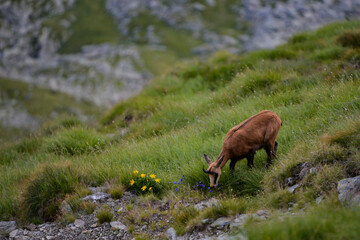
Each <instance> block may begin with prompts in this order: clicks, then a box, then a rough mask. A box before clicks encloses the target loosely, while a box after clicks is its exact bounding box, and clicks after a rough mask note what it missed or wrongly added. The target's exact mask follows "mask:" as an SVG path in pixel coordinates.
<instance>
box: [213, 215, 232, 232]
mask: <svg viewBox="0 0 360 240" xmlns="http://www.w3.org/2000/svg"><path fill="white" fill-rule="evenodd" d="M231 221H232V218H229V217H221V218H218V219H216V220H215V222H213V223H212V224H211V225H210V228H216V229H218V230H221V229H224V228H226V227H227V226H229V225H230V223H231Z"/></svg>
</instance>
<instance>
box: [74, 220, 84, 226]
mask: <svg viewBox="0 0 360 240" xmlns="http://www.w3.org/2000/svg"><path fill="white" fill-rule="evenodd" d="M74 225H75V227H78V228H82V227H84V226H85V222H84V221H83V220H81V219H76V220H75V222H74Z"/></svg>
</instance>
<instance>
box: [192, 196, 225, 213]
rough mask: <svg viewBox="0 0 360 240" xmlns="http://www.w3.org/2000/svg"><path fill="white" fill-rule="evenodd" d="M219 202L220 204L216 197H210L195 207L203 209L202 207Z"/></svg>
mask: <svg viewBox="0 0 360 240" xmlns="http://www.w3.org/2000/svg"><path fill="white" fill-rule="evenodd" d="M217 204H219V200H217V199H216V198H210V199H209V200H207V201H202V202H200V203H198V204H196V205H195V208H196V209H197V210H201V209H204V208H206V207H212V206H216V205H217Z"/></svg>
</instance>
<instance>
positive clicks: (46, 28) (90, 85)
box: [0, 0, 360, 127]
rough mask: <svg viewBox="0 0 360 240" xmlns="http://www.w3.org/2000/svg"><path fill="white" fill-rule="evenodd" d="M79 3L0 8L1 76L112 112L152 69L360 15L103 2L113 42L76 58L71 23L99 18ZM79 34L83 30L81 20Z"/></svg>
mask: <svg viewBox="0 0 360 240" xmlns="http://www.w3.org/2000/svg"><path fill="white" fill-rule="evenodd" d="M79 2H81V0H77V1H76V0H57V1H49V0H41V1H36V2H32V1H24V0H20V1H10V0H7V1H3V2H2V3H0V16H1V18H0V23H1V24H0V40H1V41H0V76H1V77H6V78H9V79H16V80H20V81H22V82H26V83H28V84H31V85H35V86H40V87H42V88H46V89H51V90H52V91H56V92H62V93H65V94H68V95H70V96H72V97H74V98H75V99H79V100H86V101H89V102H91V103H93V104H96V105H98V106H105V107H110V106H112V105H114V104H115V103H117V102H118V101H120V100H124V99H127V98H129V97H130V96H133V95H134V94H137V93H138V92H139V91H140V90H141V89H142V88H143V86H144V84H145V83H146V82H147V81H148V80H149V79H151V77H152V75H153V74H157V72H155V71H153V68H159V69H160V72H161V71H163V70H164V69H163V68H165V67H163V65H164V66H171V65H173V64H174V63H175V62H176V61H178V60H179V59H184V58H191V57H197V56H208V55H209V54H212V53H213V52H215V51H218V50H221V49H225V50H227V51H230V52H232V53H240V52H244V51H249V50H253V49H259V48H273V47H275V46H277V45H279V44H281V43H284V41H285V40H286V39H288V38H289V36H290V35H292V34H293V33H295V32H298V31H303V30H307V29H315V28H318V27H320V26H322V25H323V24H325V23H328V22H332V21H336V20H342V19H353V18H358V17H359V15H360V2H359V1H357V0H344V1H335V0H322V1H309V0H289V1H275V0H273V1H260V0H244V1H235V0H226V1H218V0H199V1H193V0H176V1H171V2H169V1H165V0H151V1H148V0H136V1H134V0H131V1H130V0H121V1H115V0H106V1H104V3H101V4H104V5H103V6H102V10H103V11H104V12H105V14H108V15H109V16H111V17H112V18H113V21H114V23H115V25H116V28H117V29H116V28H115V29H110V31H115V32H117V33H116V34H118V35H119V38H118V40H115V41H111V43H109V42H107V41H106V39H105V40H103V42H99V41H94V42H93V43H91V40H89V41H87V39H86V38H87V36H84V37H80V40H79V41H80V46H81V44H83V45H82V48H81V51H62V49H63V48H64V45H65V44H66V45H67V46H69V45H70V46H71V44H75V43H73V39H72V36H74V35H76V33H77V31H78V28H76V27H75V25H76V24H77V21H78V20H79V19H80V18H85V19H86V18H92V17H94V16H97V15H100V12H99V11H102V10H101V9H100V10H97V11H98V12H96V11H95V12H91V13H87V12H86V11H87V10H85V9H83V8H84V5H79V4H77V3H79ZM74 9H76V10H77V11H75V10H74ZM81 11H83V13H82V15H80V14H79V12H80V13H81ZM97 13H99V14H97ZM81 27H82V28H84V29H87V28H89V26H87V24H86V21H85V24H84V25H83V26H81ZM92 27H93V26H91V27H90V28H92ZM106 27H107V26H106V25H100V28H106ZM96 34H97V33H96V31H95V33H94V35H96ZM89 42H90V45H89ZM1 119H2V118H1ZM4 119H5V118H4ZM6 121H8V119H7V120H6ZM20 125H21V124H20ZM32 127H33V126H32Z"/></svg>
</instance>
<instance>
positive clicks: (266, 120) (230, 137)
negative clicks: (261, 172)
mask: <svg viewBox="0 0 360 240" xmlns="http://www.w3.org/2000/svg"><path fill="white" fill-rule="evenodd" d="M281 125H282V122H281V119H280V117H279V116H278V115H276V114H275V113H274V112H271V111H269V110H264V111H261V112H259V113H258V114H255V115H254V116H252V117H250V118H248V119H246V120H245V121H243V122H242V123H240V124H239V125H237V126H235V127H233V128H231V129H230V130H229V132H228V133H227V134H226V136H225V140H224V143H223V146H222V149H221V152H220V154H219V156H218V158H217V160H216V161H215V162H213V163H212V162H211V160H210V158H209V157H208V156H207V155H206V154H204V157H205V160H206V162H207V163H208V164H209V168H208V169H207V170H205V169H204V167H203V171H204V172H205V173H206V174H208V175H209V177H210V187H215V186H217V185H218V182H219V179H220V176H221V169H222V168H223V167H224V166H225V164H226V163H227V161H228V160H231V162H230V171H233V170H234V168H235V164H236V162H237V161H239V160H241V159H243V158H247V161H248V162H247V164H248V167H250V168H251V167H252V166H253V165H254V155H255V153H256V151H257V150H259V149H262V148H264V149H265V150H266V153H267V155H268V159H267V164H266V167H269V166H270V164H271V162H272V160H273V159H274V158H275V156H276V149H277V145H278V144H277V142H276V137H277V135H278V133H279V130H280V127H281Z"/></svg>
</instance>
